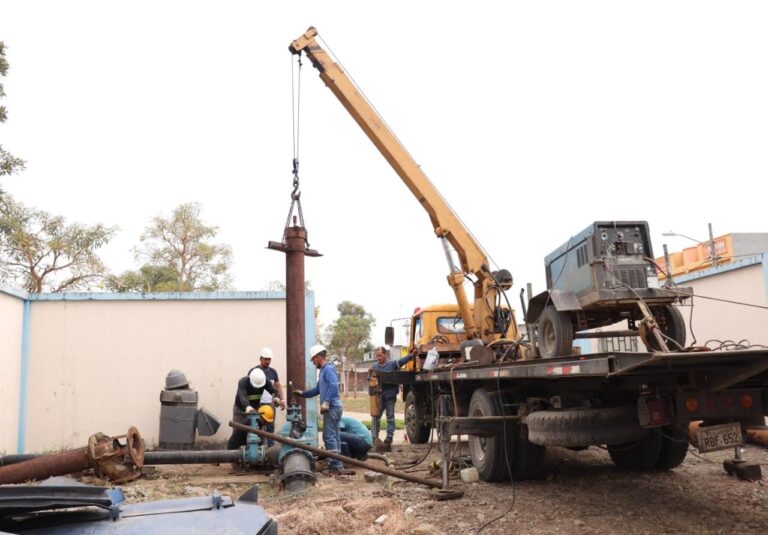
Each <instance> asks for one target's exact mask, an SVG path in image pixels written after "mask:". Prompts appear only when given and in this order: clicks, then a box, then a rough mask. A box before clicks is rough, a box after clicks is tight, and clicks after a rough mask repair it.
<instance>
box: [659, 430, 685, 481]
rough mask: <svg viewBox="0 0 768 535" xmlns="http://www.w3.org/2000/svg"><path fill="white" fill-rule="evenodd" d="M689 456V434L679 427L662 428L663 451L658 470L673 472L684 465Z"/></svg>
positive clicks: (660, 454)
mask: <svg viewBox="0 0 768 535" xmlns="http://www.w3.org/2000/svg"><path fill="white" fill-rule="evenodd" d="M686 455H688V433H686V432H685V431H684V430H683V429H682V428H680V427H679V426H672V425H670V426H666V427H662V428H661V451H660V452H659V458H658V459H657V460H656V464H655V465H654V468H655V469H656V470H671V469H673V468H676V467H678V466H680V464H682V462H683V461H684V460H685V456H686Z"/></svg>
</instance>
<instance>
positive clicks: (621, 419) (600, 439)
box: [527, 405, 645, 448]
mask: <svg viewBox="0 0 768 535" xmlns="http://www.w3.org/2000/svg"><path fill="white" fill-rule="evenodd" d="M527 424H528V438H529V440H530V441H531V442H533V443H534V444H539V445H541V446H562V447H567V448H573V447H583V446H598V445H601V444H623V443H627V442H634V441H635V440H638V439H640V438H642V437H643V436H644V434H645V429H643V428H642V427H640V423H639V422H638V419H637V407H636V406H635V405H626V406H622V407H607V408H601V409H567V410H552V411H537V412H534V413H531V414H529V415H528V418H527Z"/></svg>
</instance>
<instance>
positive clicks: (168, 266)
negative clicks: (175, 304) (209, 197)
mask: <svg viewBox="0 0 768 535" xmlns="http://www.w3.org/2000/svg"><path fill="white" fill-rule="evenodd" d="M200 211H201V206H200V204H198V203H186V204H181V205H179V206H178V207H176V208H175V209H174V210H173V213H172V214H171V216H170V217H169V218H164V217H161V216H156V217H155V218H153V219H152V221H151V223H150V224H149V226H147V228H146V229H144V233H143V234H142V235H141V246H140V247H139V248H137V249H136V258H137V259H138V260H140V261H143V265H142V267H141V268H140V270H139V271H138V272H135V271H134V272H126V273H123V274H122V275H119V276H116V277H112V278H111V279H110V281H109V283H110V288H113V289H117V290H119V289H123V290H122V291H167V292H170V291H179V292H193V291H216V290H225V289H227V288H228V287H229V285H230V276H229V267H230V265H231V263H232V251H231V249H230V247H229V246H228V245H224V244H219V243H213V240H214V239H215V238H216V235H217V234H218V231H219V229H218V227H215V226H211V225H207V224H205V223H204V222H203V221H202V220H201V219H200ZM139 288H140V289H139Z"/></svg>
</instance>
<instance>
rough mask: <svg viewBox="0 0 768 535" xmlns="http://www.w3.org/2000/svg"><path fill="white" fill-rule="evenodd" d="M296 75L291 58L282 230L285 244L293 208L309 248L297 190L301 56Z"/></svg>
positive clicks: (292, 216)
mask: <svg viewBox="0 0 768 535" xmlns="http://www.w3.org/2000/svg"><path fill="white" fill-rule="evenodd" d="M296 58H297V63H298V75H296V76H294V72H295V71H296V70H297V69H294V67H293V58H291V119H292V124H291V127H292V137H293V191H291V206H290V208H288V217H287V218H286V220H285V228H284V229H283V243H286V240H287V233H288V227H289V226H290V225H291V219H293V222H294V226H295V225H296V216H294V215H293V208H294V206H295V207H296V211H297V212H298V216H299V217H298V223H299V226H301V227H302V228H304V231H305V233H304V243H305V244H306V247H309V233H308V232H307V231H306V227H305V226H304V212H303V210H302V209H301V190H300V189H299V123H300V118H301V67H302V63H301V55H300V54H299V55H297V56H296Z"/></svg>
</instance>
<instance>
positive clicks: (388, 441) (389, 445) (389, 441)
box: [384, 437, 392, 451]
mask: <svg viewBox="0 0 768 535" xmlns="http://www.w3.org/2000/svg"><path fill="white" fill-rule="evenodd" d="M384 451H392V437H387V438H385V439H384Z"/></svg>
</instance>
